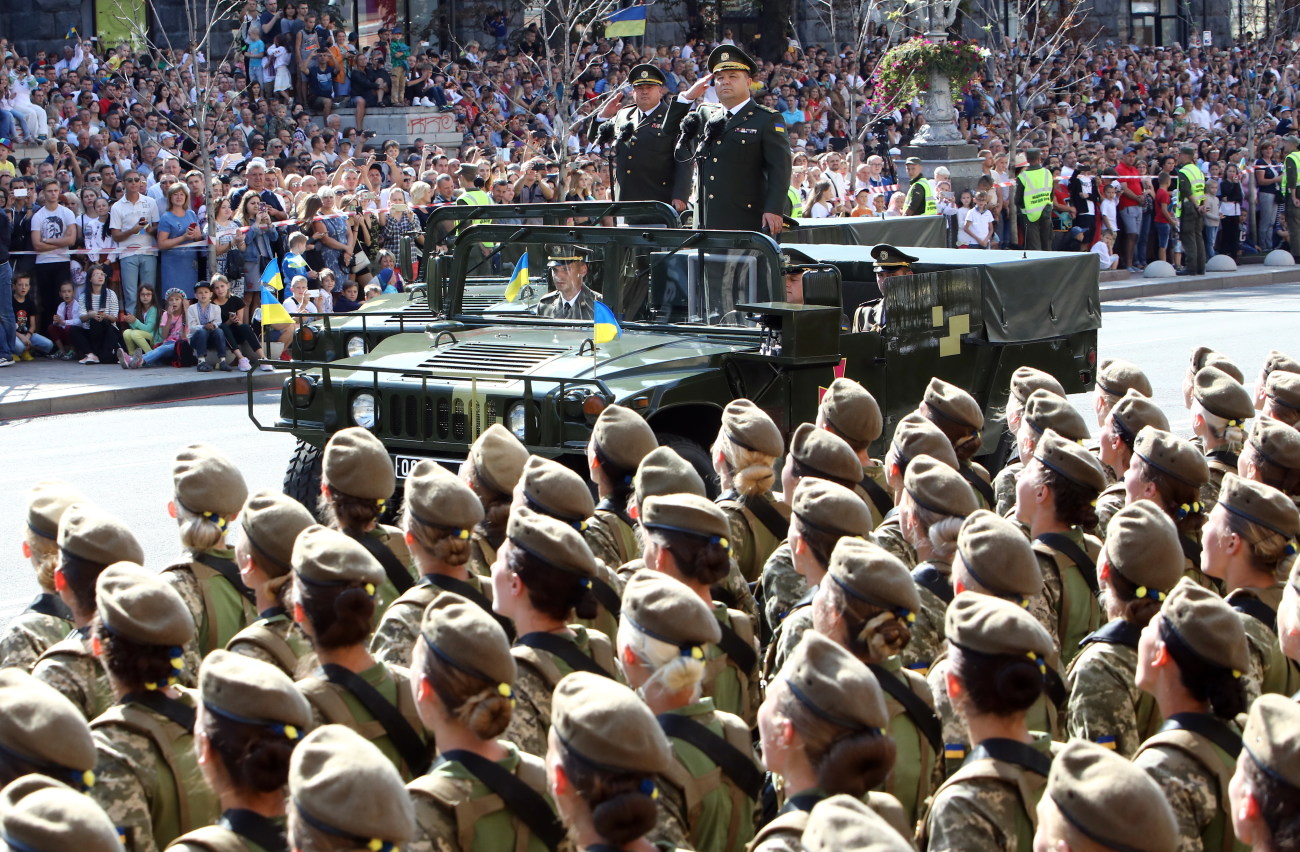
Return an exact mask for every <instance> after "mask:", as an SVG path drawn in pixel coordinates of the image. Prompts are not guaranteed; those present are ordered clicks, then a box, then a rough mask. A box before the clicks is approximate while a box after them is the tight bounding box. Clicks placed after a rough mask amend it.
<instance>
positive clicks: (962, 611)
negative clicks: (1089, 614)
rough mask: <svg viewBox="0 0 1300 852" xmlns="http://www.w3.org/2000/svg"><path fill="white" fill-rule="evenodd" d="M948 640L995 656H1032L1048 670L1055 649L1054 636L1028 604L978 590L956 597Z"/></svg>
mask: <svg viewBox="0 0 1300 852" xmlns="http://www.w3.org/2000/svg"><path fill="white" fill-rule="evenodd" d="M944 633H945V634H946V635H947V637H948V642H949V643H951V644H952V645H954V646H956V647H958V648H961V649H962V650H964V651H974V652H976V653H979V654H990V655H994V656H1003V655H1006V656H1013V657H1024V656H1029V657H1031V658H1032V659H1033V660H1034V661H1035V662H1037V663H1038V664H1039V670H1040V671H1042V670H1045V669H1046V666H1047V658H1048V657H1049V656H1051V655H1052V654H1053V653H1054V646H1053V643H1052V637H1051V635H1049V634H1048V632H1047V630H1045V629H1044V628H1043V626H1042V625H1041V624H1039V623H1038V620H1037V619H1036V618H1034V617H1033V616H1032V615H1030V614H1029V612H1027V611H1026V610H1025V608H1024V607H1021V606H1017V605H1016V604H1014V603H1012V602H1010V601H1006V600H1003V599H1002V598H995V597H992V596H990V595H980V594H975V593H974V592H962V593H961V594H960V595H957V597H955V598H953V599H952V603H950V604H949V605H948V612H947V613H946V615H945V616H944Z"/></svg>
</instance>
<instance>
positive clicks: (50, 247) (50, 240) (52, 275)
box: [32, 179, 77, 324]
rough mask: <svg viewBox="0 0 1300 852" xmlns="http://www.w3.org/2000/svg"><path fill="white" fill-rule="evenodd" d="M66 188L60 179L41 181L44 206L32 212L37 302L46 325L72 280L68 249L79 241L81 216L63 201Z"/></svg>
mask: <svg viewBox="0 0 1300 852" xmlns="http://www.w3.org/2000/svg"><path fill="white" fill-rule="evenodd" d="M61 196H62V190H61V189H60V187H59V182H58V181H57V180H53V179H50V180H46V181H45V182H43V183H42V184H41V203H42V206H41V209H39V210H37V211H36V212H35V213H34V214H32V248H33V249H35V250H36V252H37V254H36V302H37V304H39V305H40V306H41V321H42V324H44V323H45V322H48V321H49V319H50V317H51V316H52V315H53V311H54V306H55V305H56V304H58V298H57V297H58V292H59V287H60V285H62V284H63V282H64V281H69V280H71V279H72V264H71V262H70V260H71V257H70V255H69V254H68V249H70V248H71V247H72V246H74V245H76V243H77V217H75V216H73V215H72V211H71V210H69V209H68V208H66V207H64V206H62V205H61V204H59V199H60V197H61Z"/></svg>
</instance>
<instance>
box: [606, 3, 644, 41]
mask: <svg viewBox="0 0 1300 852" xmlns="http://www.w3.org/2000/svg"><path fill="white" fill-rule="evenodd" d="M645 12H646V7H645V6H640V5H637V6H629V7H627V8H626V9H620V10H619V11H617V12H615V13H614V14H612V15H610V16H609V17H608V18H606V19H605V38H625V37H627V36H643V35H645Z"/></svg>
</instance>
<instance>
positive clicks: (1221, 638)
mask: <svg viewBox="0 0 1300 852" xmlns="http://www.w3.org/2000/svg"><path fill="white" fill-rule="evenodd" d="M1160 618H1161V627H1162V630H1161V638H1162V639H1164V640H1165V641H1166V642H1177V643H1179V644H1180V645H1182V647H1183V648H1185V649H1186V650H1187V651H1189V652H1191V653H1192V654H1193V655H1195V656H1196V657H1198V658H1200V660H1201V661H1202V662H1204V663H1206V664H1208V665H1211V666H1214V667H1217V668H1220V669H1225V670H1228V671H1231V672H1232V673H1233V674H1234V675H1235V676H1237V677H1240V676H1241V674H1242V673H1244V672H1246V671H1247V670H1249V668H1250V650H1249V647H1248V646H1247V644H1246V628H1245V627H1244V626H1243V625H1242V622H1241V617H1240V616H1239V615H1238V614H1237V613H1236V611H1235V610H1233V608H1232V607H1231V606H1229V605H1228V603H1227V602H1226V601H1224V599H1223V598H1221V597H1219V595H1218V594H1216V593H1215V592H1212V591H1210V590H1209V589H1207V588H1205V587H1204V586H1200V585H1197V584H1196V583H1194V582H1192V581H1191V580H1189V579H1187V578H1186V577H1183V578H1182V579H1180V580H1179V581H1178V585H1176V586H1174V590H1173V591H1172V592H1170V593H1169V596H1168V597H1167V598H1165V602H1164V604H1163V605H1162V606H1161V607H1160ZM1165 631H1169V633H1168V634H1166V633H1165Z"/></svg>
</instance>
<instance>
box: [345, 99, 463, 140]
mask: <svg viewBox="0 0 1300 852" xmlns="http://www.w3.org/2000/svg"><path fill="white" fill-rule="evenodd" d="M334 114H335V115H337V116H339V117H340V118H342V120H343V126H344V127H351V126H353V125H355V124H356V110H355V109H352V108H351V107H349V108H347V109H336V110H334ZM365 129H366V130H373V131H374V132H375V138H374V140H373V141H374V142H375V143H382V142H383V141H384V140H386V139H396V140H397V141H398V142H399V143H401V144H402V145H403V146H409V145H410V144H411V143H413V142H414V141H415V140H416V138H417V137H418V138H420V139H423V140H424V141H425V143H427V144H429V145H440V146H442V147H443V148H459V147H460V144H461V139H462V134H461V133H459V132H457V130H456V114H455V113H453V112H439V111H438V110H437V109H430V108H429V107H421V106H411V107H389V108H384V109H367V110H366V126H365Z"/></svg>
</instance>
